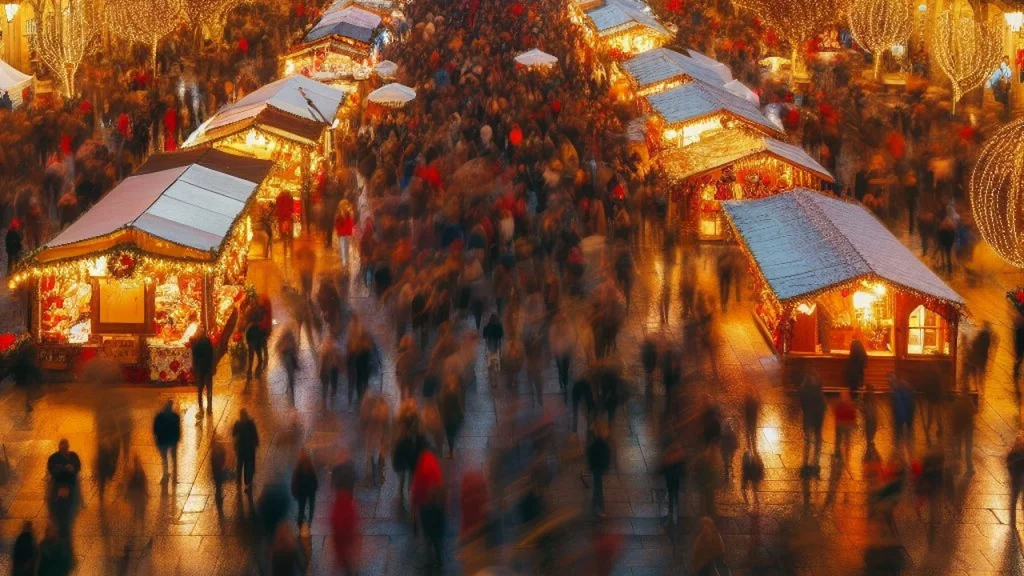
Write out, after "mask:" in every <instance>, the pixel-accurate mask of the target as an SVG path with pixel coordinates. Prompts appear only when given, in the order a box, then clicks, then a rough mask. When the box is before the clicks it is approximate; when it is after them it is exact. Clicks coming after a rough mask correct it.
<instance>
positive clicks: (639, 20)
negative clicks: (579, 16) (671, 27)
mask: <svg viewBox="0 0 1024 576" xmlns="http://www.w3.org/2000/svg"><path fill="white" fill-rule="evenodd" d="M641 6H642V5H640V4H638V3H636V2H631V1H630V0H608V1H607V2H605V4H603V5H602V6H599V7H597V8H594V9H593V10H590V11H589V12H587V16H588V17H589V18H590V21H591V22H593V24H594V29H595V30H597V33H598V34H599V35H601V36H606V35H610V34H615V33H617V32H618V31H619V30H620V29H623V28H634V27H637V26H643V27H646V28H649V29H651V30H654V31H655V32H657V33H659V34H664V35H666V36H670V35H671V34H670V33H669V31H668V30H667V29H666V28H665V27H664V26H662V25H661V22H658V19H657V18H655V17H654V16H652V15H650V14H648V13H647V12H644V10H643V9H642V8H641Z"/></svg>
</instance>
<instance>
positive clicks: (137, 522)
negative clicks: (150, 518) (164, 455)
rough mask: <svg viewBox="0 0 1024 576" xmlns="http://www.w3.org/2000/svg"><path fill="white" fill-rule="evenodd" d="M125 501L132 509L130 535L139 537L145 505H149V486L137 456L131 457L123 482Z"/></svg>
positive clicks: (143, 519)
mask: <svg viewBox="0 0 1024 576" xmlns="http://www.w3.org/2000/svg"><path fill="white" fill-rule="evenodd" d="M125 500H127V501H128V504H129V505H130V506H131V509H132V523H131V528H130V533H131V534H135V535H140V534H142V533H144V531H145V527H146V504H148V503H149V484H148V482H147V479H146V470H145V468H143V467H142V459H141V458H139V455H138V454H134V455H133V457H132V466H131V468H129V469H128V473H127V477H126V480H125Z"/></svg>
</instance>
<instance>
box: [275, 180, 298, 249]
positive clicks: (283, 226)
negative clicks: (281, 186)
mask: <svg viewBox="0 0 1024 576" xmlns="http://www.w3.org/2000/svg"><path fill="white" fill-rule="evenodd" d="M274 207H275V209H276V212H277V214H276V215H277V231H278V233H280V234H281V241H282V242H284V250H285V254H288V253H289V252H290V251H291V246H292V218H293V216H294V215H295V199H294V198H292V193H291V192H289V191H287V190H282V191H281V193H280V194H278V195H277V199H276V200H275V201H274Z"/></svg>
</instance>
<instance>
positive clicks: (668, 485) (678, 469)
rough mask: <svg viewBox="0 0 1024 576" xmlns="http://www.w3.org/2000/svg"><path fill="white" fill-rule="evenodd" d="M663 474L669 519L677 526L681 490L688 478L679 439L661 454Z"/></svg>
mask: <svg viewBox="0 0 1024 576" xmlns="http://www.w3.org/2000/svg"><path fill="white" fill-rule="evenodd" d="M661 475H662V477H664V479H665V491H666V492H667V494H666V499H667V500H668V520H669V522H671V523H672V525H673V526H675V525H676V523H678V521H679V491H680V489H681V488H682V486H683V482H684V481H685V479H686V460H685V452H684V451H683V445H682V444H681V443H680V442H679V441H678V440H673V441H672V442H670V443H669V445H668V446H667V447H665V450H664V452H662V454H661Z"/></svg>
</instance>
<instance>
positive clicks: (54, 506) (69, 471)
mask: <svg viewBox="0 0 1024 576" xmlns="http://www.w3.org/2000/svg"><path fill="white" fill-rule="evenodd" d="M57 446H58V448H57V451H56V452H54V453H53V454H51V455H50V457H49V458H48V459H47V461H46V471H47V472H48V473H49V475H50V489H49V497H48V503H49V508H50V517H51V518H52V519H53V521H54V523H55V525H56V527H57V529H58V534H59V536H60V538H62V539H65V540H68V541H69V542H70V539H71V522H72V520H73V519H74V515H75V512H76V509H77V508H78V506H79V505H80V503H81V489H80V487H79V484H78V475H79V473H81V471H82V460H81V459H80V458H79V457H78V454H77V453H76V452H73V451H71V444H70V443H68V441H67V439H65V438H61V440H60V442H59V443H58V445H57Z"/></svg>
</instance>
